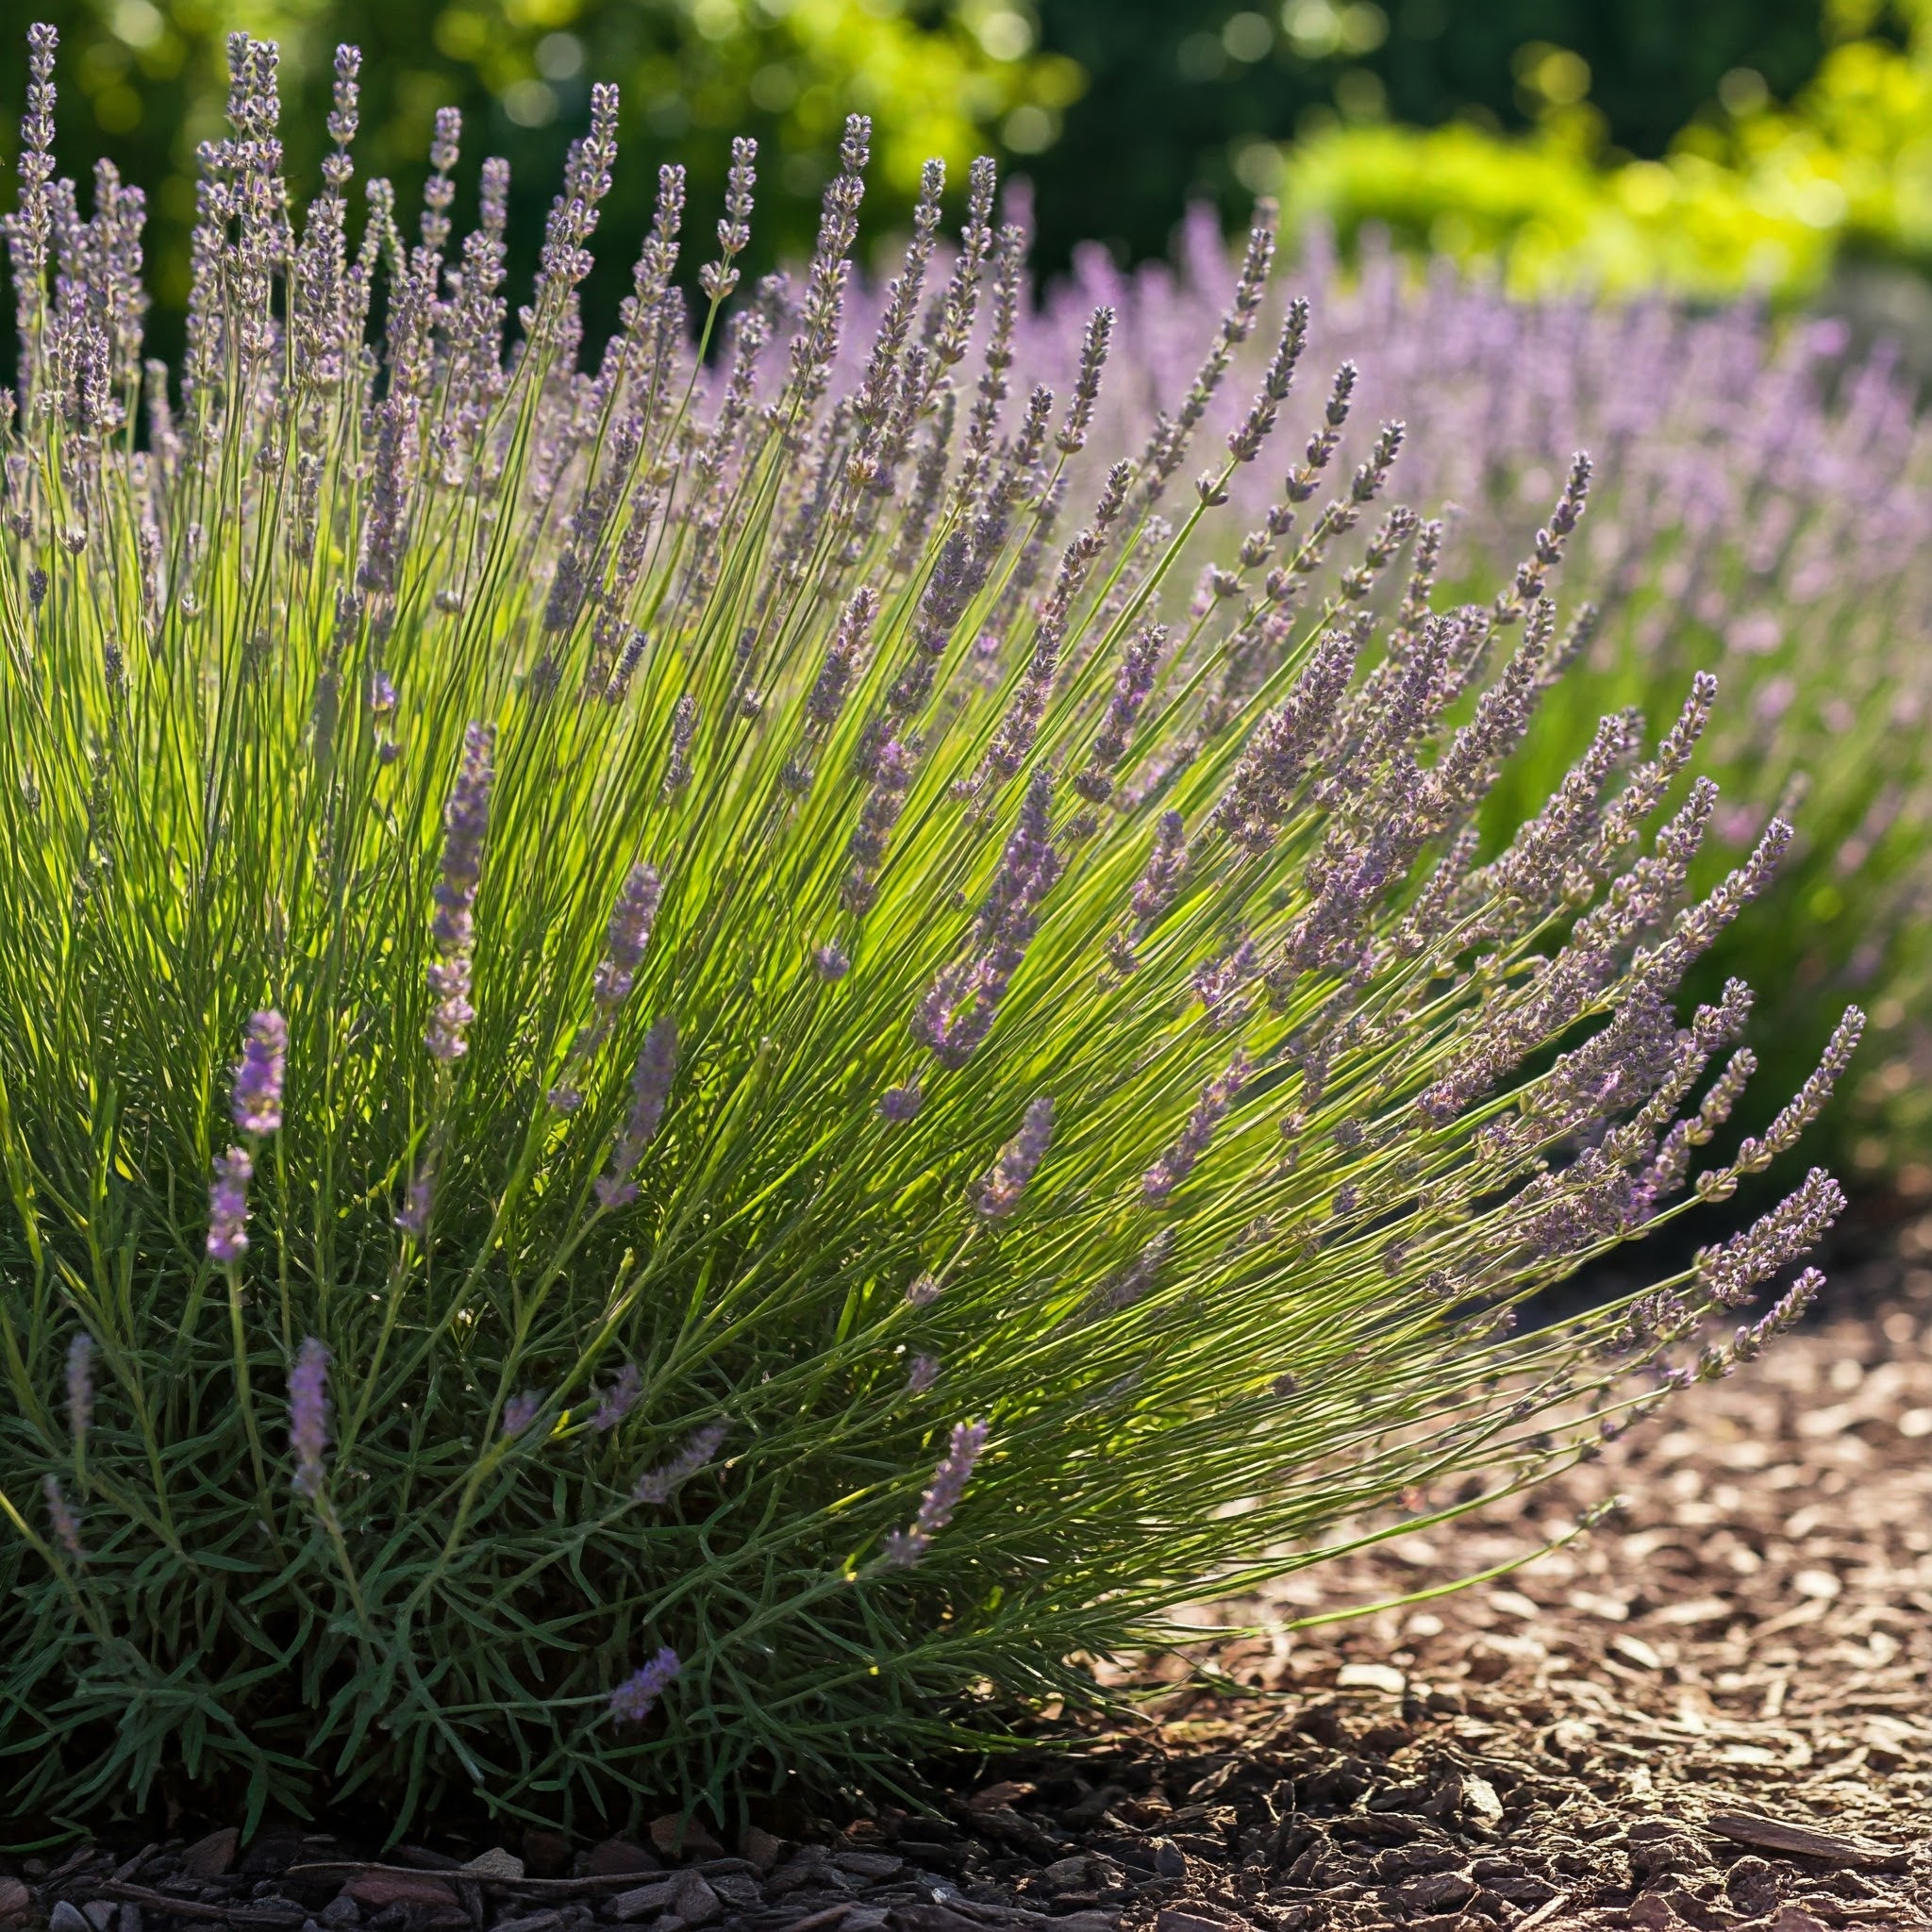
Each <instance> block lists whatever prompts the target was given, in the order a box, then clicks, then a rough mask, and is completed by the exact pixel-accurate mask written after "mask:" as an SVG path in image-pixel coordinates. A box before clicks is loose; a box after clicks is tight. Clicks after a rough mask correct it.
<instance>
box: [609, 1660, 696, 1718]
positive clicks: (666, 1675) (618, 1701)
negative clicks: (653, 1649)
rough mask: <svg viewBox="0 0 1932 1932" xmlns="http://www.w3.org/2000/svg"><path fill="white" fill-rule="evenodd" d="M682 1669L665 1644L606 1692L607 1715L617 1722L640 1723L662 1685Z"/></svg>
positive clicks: (661, 1689) (661, 1692)
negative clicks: (644, 1663) (607, 1698)
mask: <svg viewBox="0 0 1932 1932" xmlns="http://www.w3.org/2000/svg"><path fill="white" fill-rule="evenodd" d="M683 1669H684V1665H683V1663H682V1662H681V1661H680V1660H679V1657H678V1655H677V1653H676V1652H675V1650H673V1649H672V1648H671V1646H670V1645H669V1644H668V1643H667V1644H666V1645H665V1646H664V1648H663V1649H662V1650H660V1651H659V1652H658V1655H657V1656H656V1657H653V1658H652V1659H651V1660H650V1662H649V1663H647V1664H646V1665H645V1666H644V1667H643V1669H642V1670H641V1671H636V1672H633V1673H632V1674H631V1675H629V1676H628V1677H626V1678H625V1680H624V1682H623V1683H621V1684H620V1685H619V1686H618V1687H617V1689H616V1690H615V1691H612V1692H611V1693H610V1716H611V1719H612V1720H613V1722H615V1723H617V1724H642V1723H643V1721H644V1720H645V1719H646V1718H647V1717H649V1716H650V1714H651V1712H652V1711H653V1710H654V1709H655V1708H656V1707H657V1704H658V1698H660V1697H661V1696H663V1694H664V1688H665V1686H666V1685H667V1684H669V1683H670V1682H671V1680H672V1678H674V1677H675V1676H676V1675H677V1674H679V1673H680V1672H681V1671H682V1670H683Z"/></svg>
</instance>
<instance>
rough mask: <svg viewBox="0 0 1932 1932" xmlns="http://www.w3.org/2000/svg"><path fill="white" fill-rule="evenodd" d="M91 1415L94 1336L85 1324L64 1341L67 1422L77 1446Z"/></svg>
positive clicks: (82, 1442)
mask: <svg viewBox="0 0 1932 1932" xmlns="http://www.w3.org/2000/svg"><path fill="white" fill-rule="evenodd" d="M93 1419H94V1339H93V1337H92V1335H90V1334H89V1333H88V1332H87V1330H86V1329H85V1328H83V1329H81V1330H80V1331H79V1333H78V1334H76V1335H75V1338H74V1340H73V1341H70V1342H69V1343H68V1344H67V1426H68V1428H69V1429H70V1430H71V1431H72V1432H73V1435H74V1446H75V1448H76V1449H78V1448H80V1447H81V1446H82V1444H84V1443H85V1442H86V1441H87V1432H88V1430H89V1429H90V1428H91V1427H92V1425H93Z"/></svg>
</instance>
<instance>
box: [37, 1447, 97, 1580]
mask: <svg viewBox="0 0 1932 1932" xmlns="http://www.w3.org/2000/svg"><path fill="white" fill-rule="evenodd" d="M41 1493H42V1495H43V1496H45V1497H46V1499H47V1521H48V1522H49V1523H50V1524H52V1525H53V1528H54V1537H55V1541H58V1543H59V1545H60V1547H61V1548H62V1549H63V1550H65V1551H66V1552H67V1554H68V1555H69V1556H70V1557H73V1558H74V1560H75V1562H76V1563H84V1562H86V1561H87V1551H86V1549H85V1548H84V1547H83V1546H82V1544H81V1541H80V1519H79V1517H78V1516H76V1515H75V1513H74V1505H73V1504H71V1503H70V1502H69V1501H68V1500H67V1496H66V1492H65V1491H63V1490H62V1489H61V1487H60V1478H59V1477H58V1476H57V1475H55V1474H54V1473H53V1472H52V1471H51V1470H50V1471H49V1472H48V1473H47V1474H45V1475H43V1476H42V1478H41Z"/></svg>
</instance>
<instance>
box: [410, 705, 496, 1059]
mask: <svg viewBox="0 0 1932 1932" xmlns="http://www.w3.org/2000/svg"><path fill="white" fill-rule="evenodd" d="M495 748H496V728H495V726H494V725H490V724H471V725H470V726H469V727H468V728H467V729H466V730H465V731H464V733H463V760H462V765H461V767H460V769H459V770H458V773H457V781H456V784H455V786H454V787H453V788H452V789H451V791H450V795H449V803H448V805H447V806H446V807H445V808H444V809H443V828H444V830H443V845H442V874H441V878H440V879H439V880H438V881H437V885H436V891H435V898H436V915H435V917H434V919H433V920H432V921H431V922H430V927H429V935H430V941H431V943H432V944H433V946H434V948H435V951H436V956H437V957H436V959H435V961H434V963H432V965H431V966H430V968H429V991H430V996H431V999H432V1002H433V1004H432V1006H431V1008H430V1015H429V1030H428V1032H427V1034H426V1035H425V1041H424V1043H425V1045H426V1046H427V1047H428V1049H429V1051H430V1054H431V1056H432V1057H433V1058H436V1059H439V1060H441V1061H443V1062H444V1063H445V1064H447V1063H448V1062H450V1061H452V1060H458V1059H460V1058H462V1057H463V1055H464V1054H466V1053H468V1052H469V1050H470V1042H469V1040H468V1037H467V1032H468V1027H469V1024H470V1022H471V1021H472V1020H474V1019H475V1017H476V1009H475V1007H473V1006H472V1005H471V1004H470V955H471V951H472V949H473V948H474V946H475V923H474V920H473V917H472V914H473V911H474V908H475V903H476V886H477V882H478V880H479V879H480V878H481V876H482V872H483V834H484V832H485V830H486V829H487V828H488V825H489V822H490V793H491V788H492V786H493V785H494V783H495V770H494V764H493V759H494V754H495Z"/></svg>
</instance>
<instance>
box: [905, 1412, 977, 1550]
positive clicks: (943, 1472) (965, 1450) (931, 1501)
mask: <svg viewBox="0 0 1932 1932" xmlns="http://www.w3.org/2000/svg"><path fill="white" fill-rule="evenodd" d="M985 1447H986V1424H984V1423H955V1424H954V1425H953V1441H952V1444H951V1446H950V1447H949V1448H948V1449H947V1451H946V1454H945V1457H944V1459H943V1460H942V1461H941V1463H940V1466H939V1467H938V1468H937V1469H936V1470H934V1471H933V1474H932V1486H931V1488H930V1489H928V1490H927V1491H926V1492H925V1494H924V1496H922V1497H921V1498H920V1499H919V1513H918V1515H916V1516H915V1517H914V1518H913V1519H912V1527H911V1528H910V1529H895V1530H894V1531H893V1532H892V1533H891V1536H889V1537H888V1538H887V1539H886V1562H887V1564H888V1566H889V1567H891V1569H894V1570H909V1569H910V1568H911V1567H912V1565H913V1564H915V1563H916V1562H918V1561H919V1559H920V1557H923V1556H924V1554H925V1553H926V1551H927V1550H928V1549H930V1548H931V1547H932V1540H933V1538H934V1537H936V1536H938V1535H939V1533H940V1531H941V1530H942V1529H944V1528H945V1526H946V1524H949V1523H950V1522H952V1520H953V1511H954V1510H955V1509H957V1508H958V1507H959V1498H960V1497H961V1496H962V1495H964V1494H965V1493H966V1485H967V1482H968V1481H969V1480H970V1479H971V1477H972V1474H973V1466H974V1463H976V1462H977V1461H978V1460H979V1455H980V1451H981V1450H983V1449H984V1448H985Z"/></svg>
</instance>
